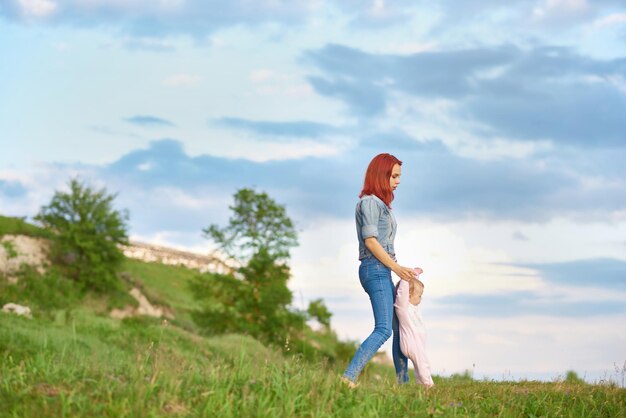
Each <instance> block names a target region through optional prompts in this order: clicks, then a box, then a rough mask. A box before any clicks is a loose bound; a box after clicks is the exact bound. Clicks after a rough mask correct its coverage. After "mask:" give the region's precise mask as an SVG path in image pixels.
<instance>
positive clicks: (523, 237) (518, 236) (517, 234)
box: [512, 231, 528, 241]
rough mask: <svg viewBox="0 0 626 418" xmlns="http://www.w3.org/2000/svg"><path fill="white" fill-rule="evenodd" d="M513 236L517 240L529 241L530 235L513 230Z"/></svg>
mask: <svg viewBox="0 0 626 418" xmlns="http://www.w3.org/2000/svg"><path fill="white" fill-rule="evenodd" d="M512 238H513V239H514V240H517V241H528V237H527V236H526V235H524V234H523V233H522V232H520V231H515V232H513V235H512Z"/></svg>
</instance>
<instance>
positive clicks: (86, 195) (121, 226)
mask: <svg viewBox="0 0 626 418" xmlns="http://www.w3.org/2000/svg"><path fill="white" fill-rule="evenodd" d="M69 189H70V190H69V192H63V191H56V192H55V193H54V196H53V197H52V200H51V202H50V203H49V204H48V205H46V206H43V207H42V208H41V210H40V212H39V213H38V214H37V216H35V220H36V221H38V222H40V223H41V224H42V226H43V227H44V228H46V229H47V230H49V231H50V232H51V233H52V238H53V245H52V248H51V251H52V256H53V258H54V259H55V261H56V262H57V263H59V264H60V265H61V266H62V268H63V270H64V272H65V274H66V275H67V276H68V277H70V278H72V279H74V280H76V281H77V282H79V283H80V284H81V285H83V286H84V288H86V289H90V290H96V291H100V292H106V291H110V290H114V289H117V288H118V287H119V280H118V277H117V274H116V272H117V269H118V268H119V266H120V263H121V262H122V260H123V258H124V255H123V253H122V252H121V250H120V249H119V248H118V246H117V245H118V244H126V243H128V233H127V225H126V222H127V220H128V213H127V212H126V211H118V210H115V209H114V208H113V200H114V199H115V195H110V194H108V193H107V191H106V189H104V188H103V189H101V190H98V191H96V190H94V189H92V188H91V187H90V186H88V185H86V184H84V183H82V182H80V181H79V180H78V179H72V180H71V181H70V183H69Z"/></svg>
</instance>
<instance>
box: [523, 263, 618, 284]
mask: <svg viewBox="0 0 626 418" xmlns="http://www.w3.org/2000/svg"><path fill="white" fill-rule="evenodd" d="M516 266H518V267H525V268H530V269H534V270H537V271H538V272H539V274H540V275H541V277H542V278H543V279H544V280H546V281H548V282H550V283H555V284H561V285H571V286H581V287H598V288H603V289H609V290H616V291H626V261H624V260H618V259H614V258H596V259H589V260H573V261H567V262H560V263H529V264H516Z"/></svg>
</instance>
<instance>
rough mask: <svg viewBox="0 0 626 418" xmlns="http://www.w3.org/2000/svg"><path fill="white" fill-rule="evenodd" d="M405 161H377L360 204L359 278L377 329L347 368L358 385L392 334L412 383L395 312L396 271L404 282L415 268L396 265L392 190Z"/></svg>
mask: <svg viewBox="0 0 626 418" xmlns="http://www.w3.org/2000/svg"><path fill="white" fill-rule="evenodd" d="M401 165H402V161H400V160H398V159H397V158H396V157H394V156H393V155H391V154H379V155H377V156H376V157H374V158H373V159H372V161H371V162H370V164H369V166H368V167H367V171H366V173H365V182H364V184H363V190H362V191H361V194H360V195H359V197H360V200H359V202H358V203H357V205H356V212H355V218H356V230H357V236H358V238H359V260H361V265H360V267H359V279H360V280H361V286H363V289H364V290H365V292H366V293H367V294H368V295H369V298H370V301H371V303H372V310H373V312H374V323H375V325H374V330H373V331H372V333H371V334H370V335H369V337H367V339H366V340H365V341H363V343H362V344H361V346H360V347H359V349H358V350H357V352H356V354H355V355H354V357H353V358H352V361H351V362H350V364H349V365H348V368H347V369H346V371H345V373H344V375H343V379H344V380H346V382H347V383H348V384H349V385H350V387H354V386H355V385H356V379H357V377H358V376H359V374H360V373H361V370H363V367H365V364H366V363H367V362H368V361H369V360H370V359H371V358H372V357H373V356H374V354H376V352H377V351H378V349H379V348H380V346H381V345H383V343H384V342H385V341H387V340H388V339H389V337H391V335H392V331H393V350H392V354H393V363H394V366H395V368H396V376H397V377H398V382H399V383H405V382H406V381H407V380H408V365H407V358H406V356H405V355H404V354H402V351H401V350H400V335H399V333H398V319H397V317H396V315H395V311H394V302H395V292H394V290H395V287H394V284H393V281H392V280H391V272H392V271H393V272H394V273H396V274H397V275H398V277H400V279H402V280H407V281H410V280H412V279H413V278H414V277H415V272H414V270H413V268H410V267H402V266H401V265H399V264H398V263H397V262H396V256H395V251H394V248H393V242H394V238H395V236H396V219H395V217H394V215H393V212H392V210H391V201H392V200H393V198H394V195H393V192H394V190H396V188H397V187H398V185H399V184H400V175H401V168H400V166H401Z"/></svg>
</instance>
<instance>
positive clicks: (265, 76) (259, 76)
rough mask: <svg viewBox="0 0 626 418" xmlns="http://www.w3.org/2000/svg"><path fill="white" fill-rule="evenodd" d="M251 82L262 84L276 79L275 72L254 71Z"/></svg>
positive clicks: (262, 69) (266, 70)
mask: <svg viewBox="0 0 626 418" xmlns="http://www.w3.org/2000/svg"><path fill="white" fill-rule="evenodd" d="M249 78H250V81H252V82H253V83H262V82H265V81H268V80H271V79H272V78H274V71H272V70H268V69H266V68H260V69H258V70H254V71H252V72H251V73H250V76H249Z"/></svg>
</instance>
